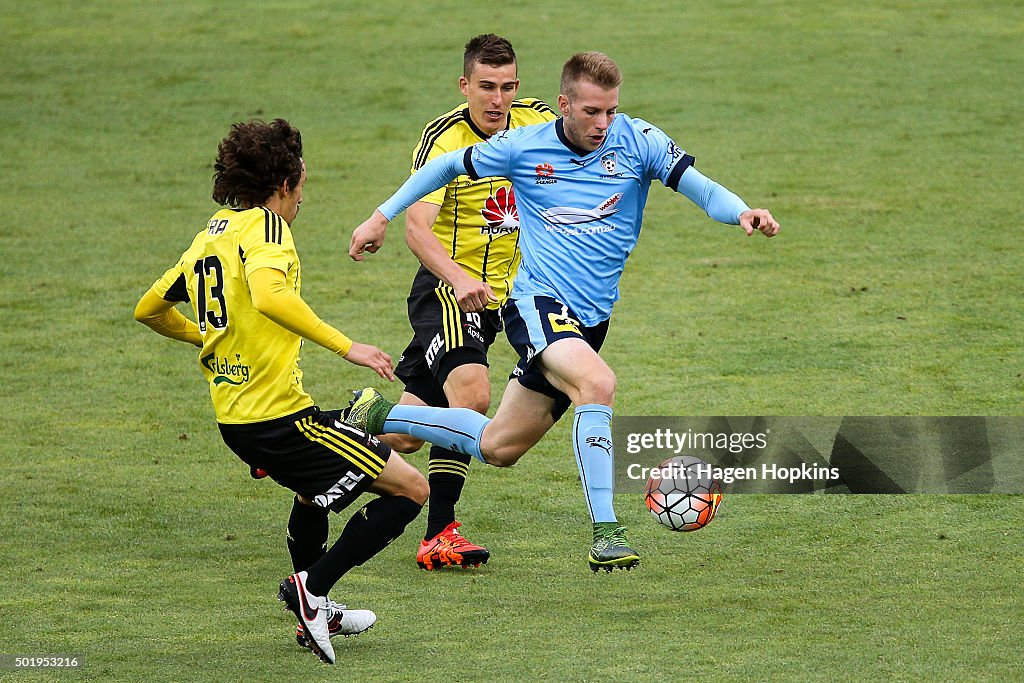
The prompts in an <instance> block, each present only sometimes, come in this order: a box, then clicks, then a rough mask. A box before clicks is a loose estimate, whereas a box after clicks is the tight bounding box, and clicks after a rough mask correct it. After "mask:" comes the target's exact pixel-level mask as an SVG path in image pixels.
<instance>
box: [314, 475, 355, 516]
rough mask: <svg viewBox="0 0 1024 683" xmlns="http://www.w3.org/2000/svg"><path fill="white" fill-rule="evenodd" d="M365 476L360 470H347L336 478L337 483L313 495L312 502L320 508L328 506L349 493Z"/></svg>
mask: <svg viewBox="0 0 1024 683" xmlns="http://www.w3.org/2000/svg"><path fill="white" fill-rule="evenodd" d="M365 477H366V475H365V474H363V473H362V472H358V473H357V472H348V473H347V474H345V476H344V477H342V478H341V479H339V480H338V483H337V484H335V485H334V486H332V487H331V488H329V489H327V491H325V492H324V493H321V494H320V495H318V496H314V497H313V502H314V503H316V504H317V505H319V506H320V507H322V508H329V507H330V506H331V503H333V502H334V501H336V500H338V499H339V498H341V497H342V496H345V495H347V494H349V493H351V492H352V490H353V489H355V487H357V486H359V482H361V481H362V480H363V479H364V478H365Z"/></svg>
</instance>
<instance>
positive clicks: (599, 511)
mask: <svg viewBox="0 0 1024 683" xmlns="http://www.w3.org/2000/svg"><path fill="white" fill-rule="evenodd" d="M611 425H612V409H611V408H609V407H608V406H603V405H599V404H591V405H585V406H579V407H577V408H576V414H575V416H574V417H573V422H572V450H573V453H574V454H575V455H576V465H577V466H578V467H579V470H580V480H581V481H582V482H583V495H584V497H585V498H586V500H587V509H589V510H590V517H591V520H592V521H593V522H594V523H597V522H614V521H616V519H615V510H614V509H613V508H612V493H613V484H614V480H615V457H614V456H613V454H612V426H611Z"/></svg>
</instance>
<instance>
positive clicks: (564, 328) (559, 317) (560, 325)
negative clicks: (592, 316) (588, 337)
mask: <svg viewBox="0 0 1024 683" xmlns="http://www.w3.org/2000/svg"><path fill="white" fill-rule="evenodd" d="M548 324H549V325H551V331H552V332H555V333H558V332H572V333H574V334H578V335H581V336H582V334H583V333H582V332H580V321H579V320H576V318H573V317H572V316H571V315H569V308H568V307H567V306H564V305H563V306H562V310H561V312H559V313H548Z"/></svg>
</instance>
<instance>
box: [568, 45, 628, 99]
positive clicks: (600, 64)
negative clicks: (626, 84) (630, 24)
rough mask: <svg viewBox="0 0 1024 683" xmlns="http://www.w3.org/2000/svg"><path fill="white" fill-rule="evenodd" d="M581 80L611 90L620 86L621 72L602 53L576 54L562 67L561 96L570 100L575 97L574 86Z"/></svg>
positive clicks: (617, 66)
mask: <svg viewBox="0 0 1024 683" xmlns="http://www.w3.org/2000/svg"><path fill="white" fill-rule="evenodd" d="M583 80H586V81H590V82H591V83H593V84H594V85H596V86H598V87H600V88H604V89H605V90H611V89H612V88H617V87H619V86H620V85H622V72H621V71H620V70H619V65H618V64H616V63H615V62H614V61H613V60H612V58H611V57H609V56H608V55H606V54H604V53H601V52H577V53H576V54H574V55H573V56H572V57H570V58H569V61H567V62H566V63H565V66H563V67H562V81H561V84H560V88H561V90H562V94H563V95H565V96H566V97H568V98H569V99H572V98H573V97H575V95H576V84H577V83H579V82H580V81H583Z"/></svg>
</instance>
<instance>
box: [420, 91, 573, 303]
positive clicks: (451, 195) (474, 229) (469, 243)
mask: <svg viewBox="0 0 1024 683" xmlns="http://www.w3.org/2000/svg"><path fill="white" fill-rule="evenodd" d="M555 118H557V117H556V116H555V113H554V112H553V111H552V110H551V107H549V106H548V105H547V104H545V103H544V102H542V101H541V100H536V99H531V98H526V99H521V100H515V101H514V102H513V103H512V109H511V111H509V115H508V124H507V127H508V128H519V127H520V126H529V125H533V124H536V123H544V122H546V121H551V120H553V119H555ZM487 138H488V136H487V134H486V133H484V132H483V131H481V130H480V128H479V127H477V125H476V124H474V123H473V120H472V118H471V117H470V115H469V105H468V104H462V105H460V106H458V107H456V108H455V109H453V110H451V111H450V112H448V113H447V114H444V115H442V116H439V117H437V118H436V119H434V120H433V121H431V122H430V123H428V124H427V126H426V128H424V129H423V134H422V135H421V136H420V142H419V144H418V145H417V146H416V149H415V150H413V155H412V159H413V161H412V173H415V172H416V171H417V170H419V169H420V167H422V166H423V164H425V163H427V162H428V161H430V160H431V159H433V158H434V157H436V156H439V155H441V154H444V153H445V152H451V151H454V150H457V149H462V148H463V147H468V146H470V145H474V144H476V143H478V142H481V141H483V140H486V139H487ZM421 201H425V202H430V203H431V204H437V205H439V206H440V207H441V213H440V214H439V215H438V217H437V220H436V221H435V222H434V229H433V230H434V235H436V236H437V238H438V239H439V240H440V241H441V244H443V245H444V247H445V248H446V249H447V250H448V255H449V256H451V257H452V260H453V261H455V262H456V263H458V264H459V265H460V266H462V268H463V269H464V270H465V271H466V272H468V273H469V274H470V275H472V276H473V277H475V278H477V279H479V280H482V281H484V282H487V283H488V284H490V286H491V289H492V290H493V291H494V294H495V296H497V297H498V299H499V301H498V303H492V304H491V306H490V307H491V308H497V307H498V306H500V305H501V303H504V301H505V299H506V298H507V297H508V293H509V290H510V289H511V288H512V280H513V278H514V277H515V274H516V268H518V267H519V257H520V254H519V214H518V212H517V211H516V205H515V196H514V194H513V192H512V184H511V183H509V182H508V181H507V180H505V179H504V178H481V179H480V180H471V179H470V178H469V176H466V175H461V176H459V177H458V178H456V179H455V180H453V181H452V182H451V183H449V184H448V185H446V186H445V187H443V188H441V189H439V190H437V191H436V192H433V193H431V194H428V195H427V196H426V197H424V198H423V199H422V200H421Z"/></svg>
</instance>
